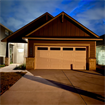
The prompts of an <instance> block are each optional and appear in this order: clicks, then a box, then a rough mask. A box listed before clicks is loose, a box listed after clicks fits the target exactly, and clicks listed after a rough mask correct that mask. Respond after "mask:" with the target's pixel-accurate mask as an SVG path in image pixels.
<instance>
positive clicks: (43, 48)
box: [37, 47, 48, 50]
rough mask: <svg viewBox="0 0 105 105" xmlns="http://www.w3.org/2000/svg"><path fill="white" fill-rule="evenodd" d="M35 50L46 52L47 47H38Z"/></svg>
mask: <svg viewBox="0 0 105 105" xmlns="http://www.w3.org/2000/svg"><path fill="white" fill-rule="evenodd" d="M37 50H48V48H47V47H38V48H37Z"/></svg>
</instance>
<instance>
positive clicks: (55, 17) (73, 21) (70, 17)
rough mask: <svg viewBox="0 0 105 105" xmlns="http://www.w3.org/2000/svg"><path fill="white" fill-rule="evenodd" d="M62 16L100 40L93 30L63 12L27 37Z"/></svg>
mask: <svg viewBox="0 0 105 105" xmlns="http://www.w3.org/2000/svg"><path fill="white" fill-rule="evenodd" d="M61 15H63V16H64V15H65V16H67V17H68V18H69V19H70V20H72V21H73V22H74V23H76V24H78V25H79V26H80V27H82V28H83V29H85V30H86V31H88V32H89V33H91V34H92V35H93V36H95V37H96V38H100V37H99V36H98V35H97V34H95V33H94V32H92V31H91V30H89V29H88V28H86V27H85V26H84V25H82V24H81V23H79V22H78V21H76V20H75V19H73V18H72V17H71V16H69V15H68V14H66V13H65V12H61V13H60V14H58V15H57V16H56V17H54V18H53V19H51V20H49V21H48V22H46V23H45V24H43V25H41V26H40V27H38V28H37V29H35V30H33V31H32V32H30V33H28V34H27V35H26V37H28V36H30V35H31V34H32V33H34V32H36V31H37V30H39V29H40V28H42V27H44V26H45V25H47V24H49V23H50V22H52V21H54V20H55V19H56V18H58V17H60V16H61Z"/></svg>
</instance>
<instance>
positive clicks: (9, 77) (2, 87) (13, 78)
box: [0, 72, 26, 96]
mask: <svg viewBox="0 0 105 105" xmlns="http://www.w3.org/2000/svg"><path fill="white" fill-rule="evenodd" d="M25 73H26V72H9V73H7V72H5V73H4V72H1V73H0V96H1V95H2V94H3V93H4V92H5V91H6V90H8V89H9V88H10V87H11V86H12V85H13V84H14V83H16V82H17V81H18V80H19V79H20V78H21V77H22V76H23V75H24V74H25Z"/></svg>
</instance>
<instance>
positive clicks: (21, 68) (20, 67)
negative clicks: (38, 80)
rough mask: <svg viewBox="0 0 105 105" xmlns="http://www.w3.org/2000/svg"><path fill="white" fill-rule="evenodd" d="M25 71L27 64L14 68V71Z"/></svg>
mask: <svg viewBox="0 0 105 105" xmlns="http://www.w3.org/2000/svg"><path fill="white" fill-rule="evenodd" d="M25 69H26V64H21V65H19V66H16V67H15V68H14V70H25Z"/></svg>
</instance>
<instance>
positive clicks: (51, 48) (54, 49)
mask: <svg viewBox="0 0 105 105" xmlns="http://www.w3.org/2000/svg"><path fill="white" fill-rule="evenodd" d="M50 50H60V48H54V47H53V48H50Z"/></svg>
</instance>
